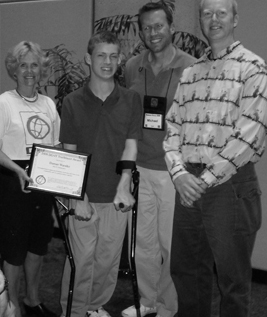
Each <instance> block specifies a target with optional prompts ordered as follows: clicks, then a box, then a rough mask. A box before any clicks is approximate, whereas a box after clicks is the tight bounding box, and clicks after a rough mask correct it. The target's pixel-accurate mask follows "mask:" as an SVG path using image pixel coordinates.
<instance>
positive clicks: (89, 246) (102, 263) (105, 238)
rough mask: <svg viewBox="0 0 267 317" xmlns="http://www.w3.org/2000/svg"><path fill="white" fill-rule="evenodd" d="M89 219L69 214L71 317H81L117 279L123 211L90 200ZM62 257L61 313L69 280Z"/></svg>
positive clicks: (110, 291) (108, 292)
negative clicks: (72, 267)
mask: <svg viewBox="0 0 267 317" xmlns="http://www.w3.org/2000/svg"><path fill="white" fill-rule="evenodd" d="M91 206H92V207H93V209H94V213H93V216H92V218H91V220H90V221H88V222H87V221H78V220H75V218H74V217H69V240H70V245H71V248H72V252H73V257H74V262H75V266H76V274H75V285H74V293H73V302H72V310H71V317H84V316H85V314H86V311H87V310H96V309H98V308H99V307H101V306H103V305H104V304H106V303H107V302H108V301H109V299H110V298H111V296H112V295H113V292H114V289H115V287H116V283H117V276H118V269H119V264H120V256H121V249H122V244H123V239H124V236H125V229H126V226H127V213H122V212H121V211H116V210H115V208H114V206H113V204H112V203H110V204H99V203H96V204H94V203H93V204H92V203H91ZM70 272H71V271H70V265H69V261H68V259H66V263H65V268H64V273H63V279H62V289H61V306H62V310H63V312H62V314H63V315H66V309H67V299H68V291H69V281H70Z"/></svg>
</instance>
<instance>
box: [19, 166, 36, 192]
mask: <svg viewBox="0 0 267 317" xmlns="http://www.w3.org/2000/svg"><path fill="white" fill-rule="evenodd" d="M16 174H17V176H18V178H19V182H20V186H21V190H22V191H23V192H24V193H27V194H28V193H30V192H31V191H30V190H26V189H25V183H26V182H29V183H33V180H32V179H31V178H30V177H29V176H28V174H27V172H26V171H25V170H24V169H23V168H21V167H19V168H18V170H16Z"/></svg>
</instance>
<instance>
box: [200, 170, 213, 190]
mask: <svg viewBox="0 0 267 317" xmlns="http://www.w3.org/2000/svg"><path fill="white" fill-rule="evenodd" d="M199 178H200V179H201V180H203V182H205V183H206V184H207V185H208V186H209V187H211V186H212V185H213V184H214V183H216V181H217V178H216V177H215V176H214V175H213V174H212V173H211V172H210V171H209V170H207V169H205V170H204V171H203V172H202V173H201V175H200V176H199Z"/></svg>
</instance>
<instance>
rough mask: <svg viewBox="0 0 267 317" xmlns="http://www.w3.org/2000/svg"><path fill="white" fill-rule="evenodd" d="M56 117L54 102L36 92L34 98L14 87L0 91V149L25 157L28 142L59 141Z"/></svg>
mask: <svg viewBox="0 0 267 317" xmlns="http://www.w3.org/2000/svg"><path fill="white" fill-rule="evenodd" d="M59 128H60V118H59V115H58V112H57V110H56V106H55V103H54V102H53V100H52V99H51V98H49V97H47V96H44V95H40V94H38V99H37V100H36V101H35V102H27V101H25V100H24V99H22V98H21V97H20V96H19V95H18V94H17V92H16V90H10V91H7V92H4V93H3V94H1V95H0V149H1V150H2V151H3V152H4V153H5V154H6V155H7V156H8V157H9V158H10V159H12V160H29V159H30V154H31V149H32V144H33V143H37V144H44V145H49V146H54V145H57V144H59Z"/></svg>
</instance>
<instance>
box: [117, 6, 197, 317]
mask: <svg viewBox="0 0 267 317" xmlns="http://www.w3.org/2000/svg"><path fill="white" fill-rule="evenodd" d="M138 23H139V30H140V37H141V39H142V40H143V41H144V43H145V45H146V47H147V50H145V51H143V52H142V53H141V54H140V55H138V56H136V57H133V58H132V59H130V60H129V61H128V62H127V64H126V73H125V77H126V86H127V88H130V89H132V90H135V91H137V92H138V93H139V94H140V96H141V98H142V100H143V111H144V113H143V123H142V126H143V139H142V140H141V141H139V143H138V157H137V165H138V170H139V171H140V186H139V201H138V203H139V204H138V217H137V239H136V267H137V277H138V286H139V291H140V295H141V299H140V302H141V316H145V315H147V314H150V313H153V312H157V316H158V317H159V316H164V317H172V316H174V314H175V313H176V311H177V295H176V291H175V288H174V285H173V282H172V279H171V276H170V248H171V232H172V222H173V211H174V200H175V189H174V186H173V183H172V181H171V178H170V175H169V173H168V171H167V168H166V164H165V161H164V151H163V148H162V142H163V139H164V136H165V134H166V132H165V113H166V111H168V109H169V108H170V106H171V104H172V101H173V97H174V93H175V91H176V88H177V84H178V81H179V79H180V76H181V74H182V71H183V70H184V68H186V67H187V66H189V65H191V64H192V63H193V62H194V61H195V58H193V57H192V56H190V55H188V54H187V53H185V52H183V51H181V50H180V49H178V48H177V47H175V46H174V45H173V44H172V37H173V34H174V32H175V28H174V24H173V16H172V13H171V12H170V10H169V8H168V7H167V5H166V4H165V3H164V2H163V1H159V2H156V3H151V2H149V3H147V4H146V5H144V6H143V7H142V8H141V9H140V10H139V18H138ZM122 315H123V316H124V317H135V316H136V310H135V307H134V306H131V307H128V308H127V309H125V310H124V311H123V312H122Z"/></svg>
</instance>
